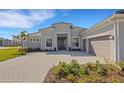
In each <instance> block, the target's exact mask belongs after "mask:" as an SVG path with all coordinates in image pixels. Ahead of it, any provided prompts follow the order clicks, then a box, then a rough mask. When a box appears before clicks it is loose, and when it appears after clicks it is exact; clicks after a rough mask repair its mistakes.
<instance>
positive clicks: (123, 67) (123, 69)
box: [119, 61, 124, 71]
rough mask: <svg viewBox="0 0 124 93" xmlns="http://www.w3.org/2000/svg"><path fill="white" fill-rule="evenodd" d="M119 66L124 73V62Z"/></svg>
mask: <svg viewBox="0 0 124 93" xmlns="http://www.w3.org/2000/svg"><path fill="white" fill-rule="evenodd" d="M119 66H120V68H121V70H122V71H124V61H121V62H119Z"/></svg>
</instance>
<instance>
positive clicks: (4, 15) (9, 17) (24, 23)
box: [0, 9, 55, 28]
mask: <svg viewBox="0 0 124 93" xmlns="http://www.w3.org/2000/svg"><path fill="white" fill-rule="evenodd" d="M54 16H55V12H54V10H36V9H33V10H1V11H0V27H12V28H30V27H32V26H33V25H35V24H38V23H42V22H44V21H45V20H47V19H50V18H52V17H54Z"/></svg>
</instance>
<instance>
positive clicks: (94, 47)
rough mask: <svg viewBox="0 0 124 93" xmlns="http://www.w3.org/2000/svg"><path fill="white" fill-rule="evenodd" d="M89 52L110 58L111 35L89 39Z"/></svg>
mask: <svg viewBox="0 0 124 93" xmlns="http://www.w3.org/2000/svg"><path fill="white" fill-rule="evenodd" d="M89 53H90V54H92V55H95V56H99V57H102V58H106V59H109V58H110V40H109V36H102V37H97V38H92V39H89Z"/></svg>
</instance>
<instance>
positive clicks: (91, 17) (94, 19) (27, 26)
mask: <svg viewBox="0 0 124 93" xmlns="http://www.w3.org/2000/svg"><path fill="white" fill-rule="evenodd" d="M115 11H117V10H116V9H71V10H69V9H64V10H63V9H56V10H53V9H51V10H43V9H37V10H36V9H32V10H31V9H30V10H26V9H25V10H16V9H13V10H10V9H7V10H2V9H1V10H0V37H3V38H9V39H11V38H12V35H18V34H19V32H20V31H23V30H25V31H27V32H28V33H32V32H37V31H38V30H39V29H41V28H45V27H49V26H50V25H51V24H53V23H57V22H69V23H72V24H73V25H75V26H79V27H84V28H89V27H91V26H93V25H95V24H96V23H98V22H100V21H101V20H103V19H105V18H106V17H108V16H111V15H112V14H113V13H114V12H115Z"/></svg>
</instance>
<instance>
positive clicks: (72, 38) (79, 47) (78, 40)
mask: <svg viewBox="0 0 124 93" xmlns="http://www.w3.org/2000/svg"><path fill="white" fill-rule="evenodd" d="M74 38H78V46H73V39H74ZM72 48H80V37H72Z"/></svg>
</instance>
